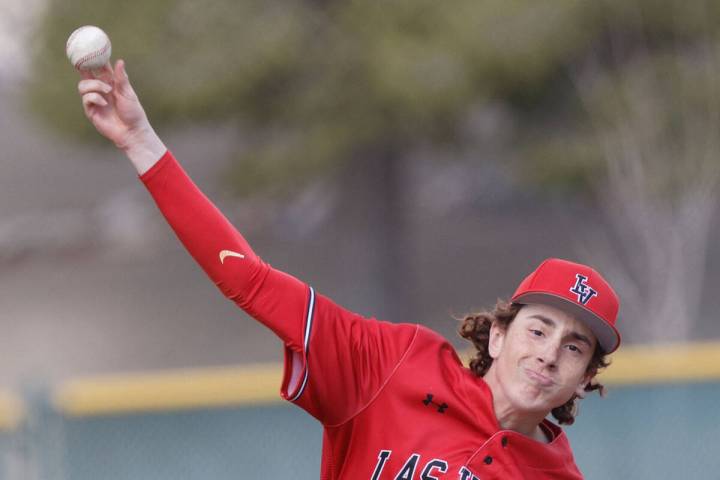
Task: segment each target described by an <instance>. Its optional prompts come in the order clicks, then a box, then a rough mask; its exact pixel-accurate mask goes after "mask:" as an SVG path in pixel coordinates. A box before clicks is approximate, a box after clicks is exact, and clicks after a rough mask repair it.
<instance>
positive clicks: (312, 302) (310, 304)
mask: <svg viewBox="0 0 720 480" xmlns="http://www.w3.org/2000/svg"><path fill="white" fill-rule="evenodd" d="M309 288H310V300H309V301H308V310H307V314H306V315H305V319H306V321H305V339H304V341H303V353H304V355H305V376H304V377H303V381H302V385H300V388H299V389H298V391H297V393H296V394H295V395H294V396H293V397H292V398H291V399H290V401H291V402H294V401H295V400H297V399H298V398H300V396H301V395H302V393H303V391H304V390H305V386H306V385H307V381H308V376H309V373H310V368H309V366H308V361H307V357H308V353H309V352H308V347H309V346H310V332H311V331H312V322H313V317H314V316H315V315H314V314H315V290H313V288H312V287H309Z"/></svg>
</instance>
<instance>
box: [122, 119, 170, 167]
mask: <svg viewBox="0 0 720 480" xmlns="http://www.w3.org/2000/svg"><path fill="white" fill-rule="evenodd" d="M118 147H119V148H120V149H121V150H122V151H123V152H125V155H126V156H127V157H128V158H129V159H130V162H131V163H132V164H133V166H134V167H135V169H136V170H137V172H138V174H139V175H142V174H143V173H145V172H147V171H148V170H150V168H152V166H153V165H155V163H157V161H158V160H160V158H161V157H162V156H163V155H164V154H165V152H166V151H167V147H166V146H165V144H164V143H163V142H162V140H160V137H158V136H157V134H156V133H155V131H154V130H153V129H152V127H151V126H150V125H147V126H145V127H144V128H142V129H140V130H138V131H137V132H134V133H133V134H131V135H130V136H129V139H128V141H127V142H126V143H125V144H124V145H118Z"/></svg>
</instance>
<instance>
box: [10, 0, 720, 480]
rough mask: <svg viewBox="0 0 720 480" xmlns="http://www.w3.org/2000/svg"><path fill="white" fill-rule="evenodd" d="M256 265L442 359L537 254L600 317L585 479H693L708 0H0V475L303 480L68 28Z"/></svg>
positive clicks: (580, 429) (703, 391)
mask: <svg viewBox="0 0 720 480" xmlns="http://www.w3.org/2000/svg"><path fill="white" fill-rule="evenodd" d="M86 24H93V25H97V26H100V27H101V28H103V29H104V30H105V31H106V32H107V33H108V35H109V36H110V38H111V39H112V42H113V58H114V59H117V58H124V59H125V60H126V61H127V68H128V72H129V75H130V78H131V81H132V82H133V84H134V86H135V89H136V91H137V92H138V94H139V96H140V98H141V100H142V101H143V104H144V106H145V108H146V110H147V112H148V114H149V117H150V119H151V121H152V122H153V124H154V126H155V128H156V130H157V131H158V132H159V133H160V135H161V137H163V139H164V140H165V143H166V144H167V145H168V146H169V147H170V148H171V149H172V150H173V152H174V153H175V154H176V156H177V157H178V158H179V159H180V160H181V162H182V163H183V165H184V166H185V167H186V169H187V170H188V171H189V173H190V174H191V176H192V177H193V178H194V179H195V181H196V182H197V183H198V184H199V185H200V187H201V188H202V189H203V190H204V191H205V192H206V193H207V194H208V195H209V196H210V197H211V198H212V199H213V201H215V202H216V203H217V204H218V206H220V208H221V209H222V210H223V212H224V213H225V214H226V215H227V216H228V217H229V218H230V219H231V221H232V222H233V223H234V224H235V225H236V226H238V228H239V229H240V230H241V231H242V232H243V233H244V234H245V235H246V236H247V238H248V239H249V240H250V243H251V244H252V245H253V246H254V248H255V250H256V251H257V252H258V253H259V254H260V255H262V256H263V257H264V258H265V259H266V260H267V261H269V262H270V263H272V264H273V265H274V266H275V267H277V268H280V269H282V270H285V271H287V272H289V273H292V274H294V275H296V276H298V277H299V278H301V279H303V280H305V281H306V282H308V283H310V284H311V285H313V286H314V287H315V288H316V289H317V290H318V291H319V292H321V293H323V294H326V295H328V296H330V297H331V298H333V299H334V300H336V301H337V302H338V303H340V304H342V305H344V306H346V307H348V308H350V309H353V310H355V311H357V312H359V313H362V314H364V315H367V316H377V317H379V318H383V319H389V320H392V321H405V322H420V323H423V324H426V325H428V326H430V327H432V328H434V329H436V330H438V331H439V332H441V333H443V334H444V335H446V336H447V337H448V338H449V339H450V340H451V341H452V342H453V343H454V344H455V345H456V346H457V347H458V348H459V349H465V348H466V345H464V344H463V343H462V342H461V341H460V339H459V337H458V336H457V335H456V334H455V331H456V328H457V321H456V320H455V318H456V317H458V316H461V315H462V314H464V313H466V312H469V311H474V310H477V309H481V308H484V307H489V306H492V305H493V304H494V302H495V300H496V299H497V298H507V297H508V296H509V295H510V294H511V293H512V292H513V291H514V289H515V287H516V286H517V284H518V283H519V281H520V280H521V279H522V278H524V276H525V275H527V274H528V273H529V272H530V271H532V270H533V269H534V268H535V267H536V266H537V264H538V263H539V262H540V261H542V260H543V259H544V258H547V257H552V256H557V257H563V258H568V259H571V260H576V261H582V262H587V263H590V264H592V265H594V266H595V267H596V268H597V269H598V270H600V271H601V272H603V273H604V274H605V275H606V276H607V277H608V278H609V279H610V281H611V283H612V284H613V285H614V286H615V287H616V289H617V290H618V293H619V295H620V297H621V300H622V307H621V312H620V315H621V316H620V321H619V327H620V330H621V332H622V335H623V348H622V349H621V351H620V352H619V353H618V354H616V355H614V363H615V365H614V367H611V368H610V369H609V370H608V372H607V374H606V376H605V377H603V378H604V382H605V383H606V384H607V385H608V386H609V387H610V388H609V395H608V396H607V398H602V399H601V398H599V397H597V396H593V397H592V398H589V399H587V400H585V401H583V402H582V405H581V414H580V416H579V418H578V421H577V422H576V424H575V425H573V426H571V427H569V428H567V432H568V435H569V436H570V439H571V442H572V444H573V445H574V450H575V454H576V460H577V463H578V465H579V466H580V468H581V470H583V472H584V473H585V474H586V476H587V478H589V479H606V478H607V479H615V478H634V479H645V478H647V479H650V478H653V479H654V478H660V479H662V478H677V477H680V476H681V475H684V476H685V477H690V478H709V479H717V478H720V474H719V473H718V472H719V471H720V455H718V454H720V447H718V442H717V438H718V436H719V435H720V422H718V421H717V418H716V417H717V415H716V414H715V409H716V405H717V402H718V401H720V347H718V345H720V343H715V342H716V341H720V322H719V321H718V318H717V313H716V312H717V311H718V309H720V296H718V295H717V293H716V292H717V291H718V287H719V286H720V244H719V243H718V237H719V235H720V229H719V228H718V226H719V225H718V222H717V217H718V209H717V203H718V183H719V182H720V159H719V158H718V151H719V149H720V145H719V142H720V135H719V134H720V129H719V127H720V86H719V85H718V79H720V43H718V41H719V40H720V39H719V35H720V3H717V2H713V1H709V0H707V1H705V0H690V1H688V0H686V1H679V0H633V1H627V0H625V1H623V0H601V1H599V2H555V1H546V2H542V1H541V2H538V1H530V0H487V1H484V2H478V1H477V0H454V1H452V2H437V1H430V0H412V1H401V0H397V1H396V0H389V1H384V2H378V1H373V0H367V1H365V2H357V1H339V0H338V1H332V0H263V1H261V0H235V1H229V0H215V1H213V2H201V1H197V0H195V1H187V0H155V1H154V2H143V1H140V0H126V1H124V2H114V1H111V0H93V1H85V0H22V1H20V0H0V141H1V143H2V146H3V149H2V150H3V153H2V156H0V162H1V167H0V168H1V170H0V305H1V306H2V308H0V322H1V323H0V325H1V326H2V331H1V332H2V334H0V352H2V358H3V361H2V362H0V389H1V390H2V394H0V428H1V429H2V433H0V478H7V479H13V480H15V479H28V480H35V479H62V480H65V479H91V478H92V479H94V478H104V479H108V480H114V479H170V478H172V479H195V478H213V479H230V478H274V477H276V476H277V477H280V476H282V477H284V478H295V479H316V478H318V476H319V459H320V440H321V430H320V428H319V427H318V426H317V425H315V423H314V422H313V421H312V419H311V418H310V417H309V416H307V415H306V414H304V413H303V412H302V411H299V410H297V409H294V408H292V407H290V406H287V405H284V404H282V403H279V402H278V395H277V391H278V389H279V361H280V358H281V352H282V348H281V345H280V342H279V341H278V340H276V339H275V338H274V337H273V336H272V335H271V334H270V333H269V332H266V331H265V330H263V329H262V328H261V327H260V326H258V325H256V324H255V323H254V322H253V321H252V320H250V319H249V318H247V317H246V316H245V314H244V313H242V312H241V311H239V310H238V309H237V308H236V307H235V306H234V304H232V303H231V302H229V301H227V300H225V299H224V298H223V297H222V295H221V294H220V292H218V291H216V289H215V287H214V286H213V285H212V284H211V282H209V281H208V280H207V278H206V277H205V275H204V273H203V272H202V271H201V270H200V268H199V267H197V266H196V265H195V264H194V263H193V261H192V260H191V258H190V257H189V256H188V255H187V254H186V253H185V252H184V250H183V249H182V247H181V246H180V244H179V243H178V242H177V241H176V239H175V238H174V236H173V234H172V232H171V231H170V230H169V228H168V227H167V226H166V224H165V223H164V221H163V219H162V218H161V217H160V215H159V214H158V213H157V211H156V209H155V207H154V205H153V204H152V202H151V201H150V198H149V196H148V194H147V193H146V192H145V190H144V188H143V187H142V186H141V184H140V183H139V182H138V181H137V179H136V176H135V174H134V170H133V169H132V167H131V166H130V165H129V164H128V162H127V161H125V159H124V158H123V156H122V155H121V154H120V153H119V152H118V151H117V150H115V149H114V148H113V147H112V146H111V145H108V143H107V142H106V141H104V140H103V139H102V138H100V137H99V136H98V135H97V133H95V131H94V130H93V129H92V127H91V126H90V125H89V123H88V122H87V121H86V119H85V118H84V116H83V113H82V108H81V105H80V101H79V97H78V95H77V90H76V84H77V80H78V76H77V73H76V72H75V71H74V70H73V69H72V67H71V65H70V64H69V62H68V61H67V59H66V57H65V53H64V45H65V41H66V39H67V37H68V36H69V34H70V33H71V32H72V31H73V30H74V29H75V28H77V27H79V26H81V25H86Z"/></svg>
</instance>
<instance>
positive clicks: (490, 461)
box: [483, 455, 492, 465]
mask: <svg viewBox="0 0 720 480" xmlns="http://www.w3.org/2000/svg"><path fill="white" fill-rule="evenodd" d="M483 462H485V464H487V465H490V464H491V463H492V457H491V456H490V455H488V456H487V457H485V460H483Z"/></svg>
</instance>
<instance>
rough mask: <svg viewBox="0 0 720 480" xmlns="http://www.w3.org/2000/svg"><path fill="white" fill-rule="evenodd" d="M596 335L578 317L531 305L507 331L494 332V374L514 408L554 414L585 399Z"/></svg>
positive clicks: (492, 344)
mask: <svg viewBox="0 0 720 480" xmlns="http://www.w3.org/2000/svg"><path fill="white" fill-rule="evenodd" d="M596 341H597V340H596V339H595V335H593V333H592V331H591V330H590V329H589V328H588V327H586V326H585V325H584V324H583V323H581V322H580V321H578V320H576V319H575V318H574V317H573V316H572V315H569V314H567V313H565V312H564V311H562V310H559V309H557V308H554V307H550V306H547V305H539V304H534V305H525V306H524V307H522V308H521V309H520V311H519V312H518V314H517V316H516V317H515V319H514V320H513V321H512V322H511V323H510V325H509V327H508V328H507V331H503V330H502V328H500V327H498V326H497V325H493V327H492V329H491V331H490V344H489V347H490V355H491V356H492V357H493V364H492V366H491V368H492V369H494V370H495V372H494V374H495V378H496V379H497V383H498V386H499V387H500V388H501V389H502V395H503V397H504V398H505V399H506V400H507V401H508V402H509V403H510V404H511V405H512V408H513V409H515V410H519V411H527V412H546V413H547V412H549V411H550V410H552V409H553V408H556V407H559V406H561V405H563V404H564V403H565V402H567V401H568V400H569V399H570V398H571V397H572V395H573V394H574V393H578V394H579V395H582V392H583V390H584V388H585V385H586V384H587V382H588V381H590V376H589V375H587V374H586V370H587V367H588V365H589V363H590V359H591V358H592V356H593V352H594V350H595V344H596Z"/></svg>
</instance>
